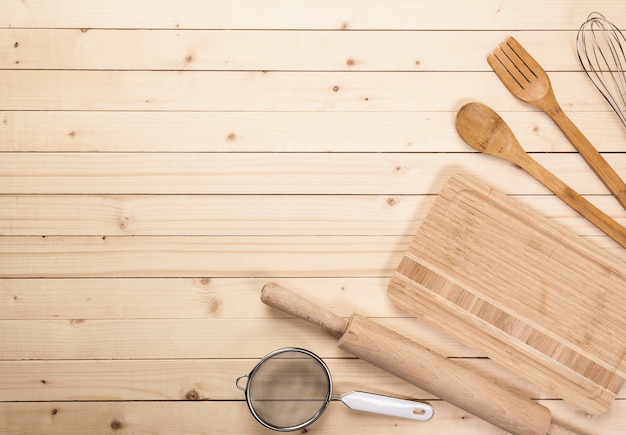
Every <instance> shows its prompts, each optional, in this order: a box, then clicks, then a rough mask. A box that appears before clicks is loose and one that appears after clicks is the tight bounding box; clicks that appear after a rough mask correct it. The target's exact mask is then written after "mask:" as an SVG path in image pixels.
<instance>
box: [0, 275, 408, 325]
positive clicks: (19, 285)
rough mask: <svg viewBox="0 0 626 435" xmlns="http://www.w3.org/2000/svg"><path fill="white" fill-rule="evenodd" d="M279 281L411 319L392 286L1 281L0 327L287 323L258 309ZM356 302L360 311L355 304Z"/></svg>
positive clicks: (370, 312)
mask: <svg viewBox="0 0 626 435" xmlns="http://www.w3.org/2000/svg"><path fill="white" fill-rule="evenodd" d="M272 280H278V281H280V283H281V284H282V285H284V286H286V287H288V288H291V289H293V290H294V291H297V292H298V294H301V295H303V296H305V297H307V298H309V299H311V300H314V301H317V303H319V304H320V305H324V306H325V307H326V308H328V309H329V310H331V311H332V312H334V313H336V314H337V315H339V316H344V317H348V316H350V315H352V313H353V312H354V311H355V310H358V311H359V312H360V313H361V314H363V315H367V316H372V317H409V315H408V314H407V313H406V312H404V311H401V310H400V309H398V308H396V307H395V306H393V304H392V303H391V301H390V300H389V298H388V297H387V284H388V281H389V278H282V277H281V278H271V277H268V278H208V277H205V278H203V277H200V278H115V279H98V278H90V279H77V278H62V279H0V301H1V302H2V303H0V319H5V320H6V319H13V320H37V319H39V320H42V319H48V320H53V319H67V320H71V319H85V320H89V319H246V318H251V319H256V318H262V317H271V318H285V317H288V316H287V315H286V314H284V313H282V312H281V311H278V310H268V309H267V308H266V307H265V305H263V304H262V303H260V302H259V298H260V294H261V288H262V287H263V285H265V284H266V283H267V282H268V281H272ZM354 301H359V302H358V305H355V304H354V303H353V302H354Z"/></svg>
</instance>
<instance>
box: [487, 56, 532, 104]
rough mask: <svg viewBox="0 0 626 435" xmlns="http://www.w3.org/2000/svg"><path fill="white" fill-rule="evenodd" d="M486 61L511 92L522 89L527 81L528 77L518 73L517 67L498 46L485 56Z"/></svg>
mask: <svg viewBox="0 0 626 435" xmlns="http://www.w3.org/2000/svg"><path fill="white" fill-rule="evenodd" d="M487 62H488V63H489V65H490V66H491V68H492V69H493V71H494V72H495V73H496V75H497V76H498V77H499V78H500V80H501V81H502V83H504V85H505V86H506V87H507V88H508V89H509V91H511V92H512V93H514V94H517V92H518V91H519V89H524V88H525V86H526V84H527V83H528V79H527V78H526V77H524V76H523V75H522V74H520V71H519V69H518V68H517V67H516V66H515V65H514V64H513V62H511V59H510V58H509V56H508V55H507V54H506V53H505V52H504V51H503V50H502V49H501V48H500V47H498V48H496V49H495V50H493V51H492V52H491V54H490V55H489V56H487Z"/></svg>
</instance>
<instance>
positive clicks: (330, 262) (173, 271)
mask: <svg viewBox="0 0 626 435" xmlns="http://www.w3.org/2000/svg"><path fill="white" fill-rule="evenodd" d="M411 239H412V237H411V236H353V237H350V236H345V237H340V236H293V237H288V236H283V237H279V236H273V237H272V236H269V237H266V236H258V237H249V236H204V237H202V236H189V237H183V236H171V237H143V236H134V237H124V236H122V237H119V236H113V237H87V236H84V237H83V236H75V237H3V238H0V277H3V278H63V277H65V278H68V277H69V278H80V277H85V278H86V277H119V278H123V277H127V278H130V277H135V278H141V277H155V278H166V277H203V276H204V277H382V276H386V277H388V276H391V274H392V272H393V270H395V268H396V267H397V265H398V264H399V262H400V259H401V257H402V255H404V252H405V250H406V249H407V247H408V245H409V242H410V240H411ZM607 239H608V237H602V236H598V237H591V238H590V240H591V241H592V243H596V244H599V246H600V247H601V248H603V249H606V250H607V251H608V252H609V253H611V254H613V255H615V256H616V257H617V258H620V259H626V252H624V249H623V248H621V247H620V245H618V244H617V243H616V242H614V241H612V240H610V239H609V240H607Z"/></svg>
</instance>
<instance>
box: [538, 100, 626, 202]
mask: <svg viewBox="0 0 626 435" xmlns="http://www.w3.org/2000/svg"><path fill="white" fill-rule="evenodd" d="M546 113H547V114H548V115H549V116H550V117H551V118H552V119H553V120H554V122H555V123H556V125H558V126H559V128H560V129H561V131H562V132H563V133H564V134H565V136H566V137H567V138H568V139H569V141H570V142H571V143H572V145H573V146H574V148H576V149H577V150H578V152H579V153H580V155H581V157H582V158H583V159H584V160H585V161H586V162H587V164H588V165H589V167H591V169H593V172H595V173H596V175H597V176H598V178H599V179H600V180H602V182H603V183H604V185H605V186H606V187H607V188H608V189H609V190H610V191H611V193H612V194H613V195H614V196H615V198H616V199H617V200H618V201H619V203H620V204H621V205H622V207H624V208H625V209H626V184H624V181H623V180H622V179H621V178H620V176H619V175H618V174H617V172H615V170H614V169H613V168H612V167H611V165H609V164H608V162H607V161H606V160H605V159H604V157H602V155H601V154H600V153H599V152H598V150H597V149H596V148H595V147H594V146H593V145H592V144H591V142H589V140H587V138H586V137H585V135H584V134H583V133H582V132H581V131H580V130H579V129H578V127H576V125H575V124H574V123H573V122H572V120H571V119H569V117H568V116H567V115H566V114H565V112H563V110H562V109H561V107H560V106H558V104H557V106H556V109H554V110H550V111H546Z"/></svg>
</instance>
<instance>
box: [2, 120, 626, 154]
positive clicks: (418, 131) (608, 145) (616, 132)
mask: <svg viewBox="0 0 626 435" xmlns="http://www.w3.org/2000/svg"><path fill="white" fill-rule="evenodd" d="M607 110H608V109H607ZM570 116H571V118H572V120H574V121H575V122H576V124H578V125H579V126H580V128H581V130H583V131H584V132H585V134H586V135H587V136H588V137H589V139H590V140H591V141H592V142H593V143H594V144H595V145H596V146H597V147H598V149H599V150H600V151H603V152H619V151H621V150H622V149H623V142H624V141H625V140H626V133H625V132H624V130H623V129H621V128H620V127H621V124H620V122H619V119H618V118H617V116H611V115H610V114H609V112H606V113H605V112H589V111H581V112H578V111H577V112H571V113H570ZM454 117H455V113H452V112H432V111H420V112H392V113H388V112H280V111H273V112H171V111H161V112H154V111H152V112H150V111H133V112H101V111H79V112H57V111H53V112H48V111H34V112H33V111H3V112H2V117H1V118H2V121H0V150H1V151H13V152H26V151H28V152H164V153H171V152H181V153H182V152H195V153H201V152H307V153H311V152H353V153H359V152H377V153H378V152H396V153H397V152H415V153H424V152H468V151H470V149H469V148H468V146H467V144H466V143H465V142H463V140H462V139H461V138H460V137H459V136H458V134H457V133H456V131H454V129H451V128H450V126H452V125H454ZM505 117H506V119H507V122H508V123H509V124H510V125H511V127H512V128H514V129H515V134H516V136H517V137H518V138H519V139H520V141H521V142H522V143H523V144H524V147H525V148H526V149H527V150H528V151H530V152H542V153H543V152H572V151H573V148H572V146H571V144H570V143H569V142H568V141H567V140H566V139H565V137H564V136H563V134H562V133H561V132H560V131H559V130H558V128H557V127H556V126H555V125H552V123H546V122H545V118H543V117H541V116H538V115H537V114H536V113H534V112H528V111H520V112H517V111H516V112H508V113H507V114H506V115H505ZM172 144H175V147H173V146H172Z"/></svg>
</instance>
